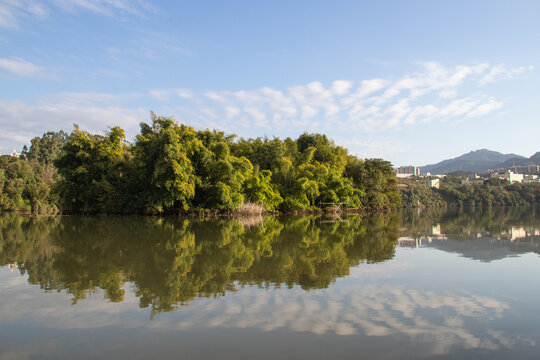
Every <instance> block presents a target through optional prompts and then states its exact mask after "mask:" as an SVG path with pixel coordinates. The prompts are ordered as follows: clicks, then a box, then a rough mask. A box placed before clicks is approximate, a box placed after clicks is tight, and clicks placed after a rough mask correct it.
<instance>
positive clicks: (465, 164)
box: [420, 149, 540, 174]
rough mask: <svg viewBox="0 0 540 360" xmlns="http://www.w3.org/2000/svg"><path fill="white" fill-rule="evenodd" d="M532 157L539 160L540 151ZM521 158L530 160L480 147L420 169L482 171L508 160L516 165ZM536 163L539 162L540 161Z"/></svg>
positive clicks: (440, 172) (496, 166) (433, 171)
mask: <svg viewBox="0 0 540 360" xmlns="http://www.w3.org/2000/svg"><path fill="white" fill-rule="evenodd" d="M532 157H535V159H536V158H538V159H539V160H540V152H538V153H536V154H534V155H533V156H532ZM532 157H531V158H532ZM522 160H527V161H530V160H531V159H528V158H526V157H524V156H521V155H516V154H502V153H500V152H497V151H491V150H487V149H481V150H476V151H471V152H470V153H467V154H464V155H461V156H458V157H457V158H454V159H449V160H444V161H441V162H439V163H437V164H431V165H426V166H421V167H420V171H421V172H422V174H424V173H427V172H429V173H431V174H448V173H451V172H454V171H474V172H484V171H487V170H489V169H498V168H501V167H505V166H503V164H506V162H510V165H509V166H512V161H514V162H516V165H518V164H517V162H519V161H522ZM537 163H540V161H539V162H537Z"/></svg>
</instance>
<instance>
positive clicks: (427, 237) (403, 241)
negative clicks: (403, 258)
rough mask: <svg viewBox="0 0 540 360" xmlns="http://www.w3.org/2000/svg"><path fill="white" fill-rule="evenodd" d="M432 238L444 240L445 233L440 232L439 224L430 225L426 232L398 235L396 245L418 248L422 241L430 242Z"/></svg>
mask: <svg viewBox="0 0 540 360" xmlns="http://www.w3.org/2000/svg"><path fill="white" fill-rule="evenodd" d="M433 240H446V235H445V234H442V233H441V224H436V225H433V226H431V228H430V229H429V230H428V231H427V233H423V234H418V235H413V236H400V237H399V238H398V245H399V246H401V247H413V248H418V247H421V246H422V242H427V243H431V242H433Z"/></svg>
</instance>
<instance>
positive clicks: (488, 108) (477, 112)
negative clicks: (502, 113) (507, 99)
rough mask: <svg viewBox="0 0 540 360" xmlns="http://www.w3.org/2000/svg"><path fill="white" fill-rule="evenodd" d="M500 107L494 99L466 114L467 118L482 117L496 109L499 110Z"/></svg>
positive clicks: (500, 104)
mask: <svg viewBox="0 0 540 360" xmlns="http://www.w3.org/2000/svg"><path fill="white" fill-rule="evenodd" d="M502 105H503V104H502V103H501V102H497V101H495V100H494V99H489V100H488V102H486V103H484V104H480V105H478V106H477V107H476V108H474V109H473V110H472V111H470V112H469V113H467V117H469V118H471V117H475V116H482V115H486V114H489V113H490V112H492V111H494V110H496V109H500V108H501V107H502Z"/></svg>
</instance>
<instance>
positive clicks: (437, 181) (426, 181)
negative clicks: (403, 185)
mask: <svg viewBox="0 0 540 360" xmlns="http://www.w3.org/2000/svg"><path fill="white" fill-rule="evenodd" d="M420 182H421V183H422V184H424V185H427V186H429V187H433V188H437V189H438V188H439V186H440V179H438V178H435V179H424V180H420Z"/></svg>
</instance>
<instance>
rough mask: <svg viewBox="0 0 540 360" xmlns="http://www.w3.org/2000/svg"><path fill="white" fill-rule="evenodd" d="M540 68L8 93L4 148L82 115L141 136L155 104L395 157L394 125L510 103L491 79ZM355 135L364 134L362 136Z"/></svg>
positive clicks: (431, 67) (209, 122)
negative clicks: (317, 135)
mask: <svg viewBox="0 0 540 360" xmlns="http://www.w3.org/2000/svg"><path fill="white" fill-rule="evenodd" d="M531 70H532V67H523V66H521V67H516V68H511V67H508V66H506V65H501V64H496V65H491V64H488V63H484V64H477V65H470V66H467V65H459V66H455V67H445V66H443V65H441V64H439V63H435V62H430V63H422V64H420V69H419V71H417V72H415V73H411V74H406V75H404V76H402V77H399V78H396V79H381V78H375V79H365V80H361V81H352V80H343V79H338V80H335V81H333V82H330V83H328V84H323V83H321V82H319V81H312V82H310V83H307V84H304V85H296V86H291V87H288V88H284V89H276V88H271V87H267V86H264V87H261V88H258V89H254V90H237V91H213V90H205V91H196V90H193V89H188V88H185V87H176V88H154V89H151V90H149V91H147V92H146V93H137V94H106V93H105V94H102V93H90V94H89V93H72V94H58V95H55V96H48V97H46V98H42V99H40V100H39V101H37V102H36V103H24V102H22V101H12V100H2V99H0V114H2V115H0V126H2V128H3V129H4V130H5V131H4V134H3V135H2V137H3V138H2V139H0V147H1V150H2V151H3V152H5V151H11V150H12V148H13V146H14V145H15V146H16V147H17V148H18V147H22V145H23V144H24V142H23V143H20V142H19V139H23V138H26V139H27V140H26V142H28V141H29V139H30V138H31V137H33V136H36V135H39V134H40V132H43V131H47V130H59V129H60V128H63V129H69V128H71V126H72V124H73V123H78V124H79V125H81V126H82V127H83V128H86V129H89V130H91V131H104V130H106V128H107V126H114V125H120V126H123V127H125V128H126V130H127V134H128V136H129V137H133V136H134V135H135V134H136V132H137V129H138V123H139V122H141V121H145V120H147V119H148V113H149V112H150V110H154V111H156V112H158V113H159V114H163V115H173V116H175V117H176V119H177V120H179V121H180V122H182V123H185V124H188V125H191V126H194V127H196V128H199V129H205V128H210V129H212V128H218V129H220V130H224V131H227V132H231V133H236V134H239V135H240V136H248V137H253V136H263V135H270V136H271V135H277V136H293V137H294V136H297V135H298V134H300V133H302V132H304V131H309V132H322V133H325V134H327V135H329V136H330V137H332V138H334V139H336V140H340V139H341V140H342V141H339V143H340V144H341V143H343V145H345V146H347V145H349V146H350V150H351V152H353V153H356V154H362V155H365V156H366V157H372V156H377V157H380V156H381V155H382V154H384V155H385V156H392V155H393V154H395V153H397V152H403V151H405V150H406V149H407V146H406V145H404V144H398V143H395V142H394V141H392V140H390V139H391V137H389V134H390V132H392V131H394V132H395V131H403V130H406V129H412V128H414V127H419V126H422V124H425V123H432V122H454V123H458V122H462V121H471V119H475V118H478V117H482V116H488V115H490V114H493V113H495V112H496V111H498V110H499V109H501V108H502V107H503V106H504V104H503V103H502V102H501V101H499V100H497V99H496V98H494V97H493V96H490V94H489V93H487V89H488V87H487V86H486V84H489V83H491V82H494V81H502V80H504V79H512V78H515V77H517V76H520V77H521V76H524V75H525V72H526V71H531ZM0 73H4V74H9V75H10V76H27V77H28V76H34V77H35V76H40V75H41V74H43V73H44V69H43V68H41V67H39V66H37V65H35V64H32V63H30V62H28V61H25V60H22V59H17V58H8V59H0ZM134 99H136V102H134V101H132V100H134ZM134 103H135V104H136V105H135V107H133V104H134ZM30 131H32V133H30ZM354 134H357V136H360V135H361V138H362V141H360V140H358V138H357V137H356V136H354ZM381 134H384V135H382V136H383V137H382V138H381V137H380V136H381ZM13 139H15V140H16V141H17V144H13Z"/></svg>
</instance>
